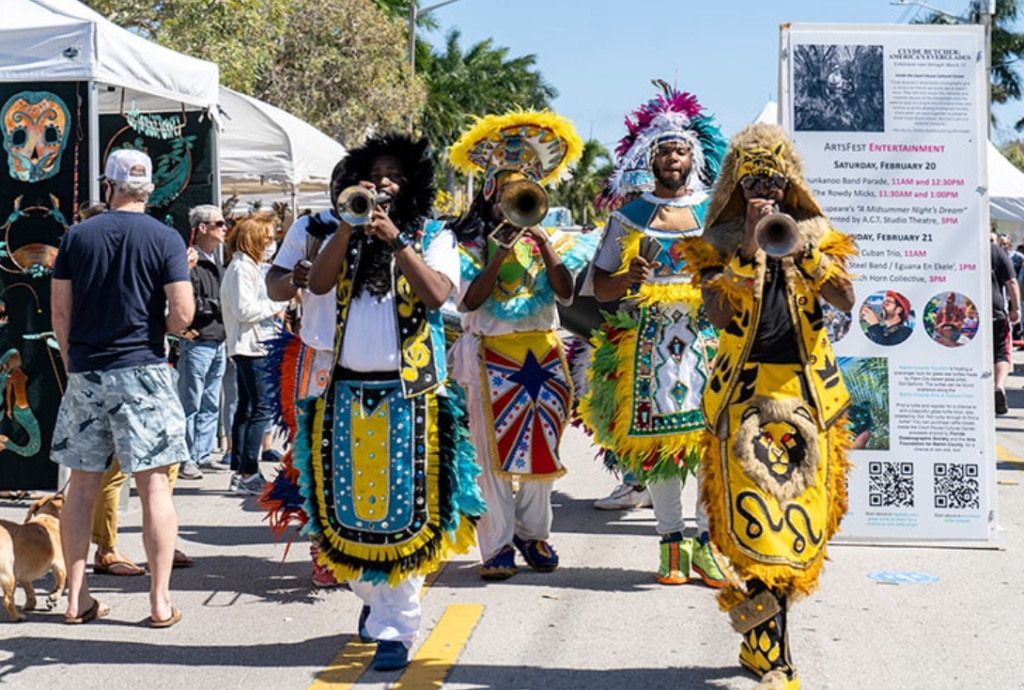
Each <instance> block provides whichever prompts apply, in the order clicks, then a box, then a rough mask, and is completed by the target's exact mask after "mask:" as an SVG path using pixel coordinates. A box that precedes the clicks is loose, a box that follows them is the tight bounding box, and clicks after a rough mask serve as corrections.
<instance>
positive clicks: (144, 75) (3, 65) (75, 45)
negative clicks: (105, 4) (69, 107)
mask: <svg viewBox="0 0 1024 690" xmlns="http://www.w3.org/2000/svg"><path fill="white" fill-rule="evenodd" d="M3 11H4V21H3V23H2V24H0V81H6V82H11V81H94V82H99V83H101V84H104V85H107V86H113V87H124V88H125V89H130V90H131V91H133V92H137V93H138V95H140V96H141V95H143V94H148V95H150V96H155V97H158V98H160V99H163V100H165V101H173V102H174V103H175V104H182V103H183V104H185V105H186V106H190V109H209V108H212V107H213V106H215V105H216V104H217V84H218V81H219V70H218V68H217V65H215V64H213V63H212V62H206V61H204V60H198V59H196V58H192V57H188V56H187V55H181V54H180V53H176V52H174V51H173V50H169V49H167V48H164V47H162V46H159V45H157V44H155V43H151V42H149V41H147V40H145V39H143V38H140V37H139V36H136V35H135V34H133V33H131V32H130V31H126V30H125V29H122V28H121V27H119V26H117V25H116V24H114V23H113V22H111V21H109V20H108V19H106V18H105V17H103V16H102V15H100V14H98V13H97V12H95V11H93V10H92V9H90V8H88V7H86V6H85V5H83V4H81V3H79V2H76V1H75V0H4V1H3ZM108 93H112V92H108ZM105 101H106V103H107V105H108V106H109V105H116V108H113V110H116V109H117V108H119V107H120V102H121V98H120V94H118V95H117V96H116V97H110V98H107V99H105ZM141 107H142V106H141V105H140V109H141ZM164 107H166V104H165V106H164ZM107 112H109V110H107Z"/></svg>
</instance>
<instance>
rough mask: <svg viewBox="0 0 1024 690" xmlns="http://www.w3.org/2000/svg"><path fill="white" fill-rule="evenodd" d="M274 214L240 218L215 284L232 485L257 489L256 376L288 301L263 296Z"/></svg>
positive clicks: (264, 394) (265, 416) (261, 399)
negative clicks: (226, 378)
mask: <svg viewBox="0 0 1024 690" xmlns="http://www.w3.org/2000/svg"><path fill="white" fill-rule="evenodd" d="M275 222H276V221H275V218H274V216H273V214H269V213H257V214H253V215H250V216H247V217H245V218H243V219H241V220H240V221H239V222H238V224H237V225H236V226H235V229H234V230H233V231H232V233H231V235H230V236H229V237H228V248H229V249H230V251H231V254H232V256H231V263H230V264H229V265H228V268H227V271H225V273H224V277H223V281H222V284H221V288H220V298H221V312H222V314H223V318H224V329H225V332H226V336H227V354H228V356H229V357H230V358H231V360H232V361H233V362H234V363H235V370H236V372H237V379H236V385H237V389H238V407H237V409H236V410H235V416H234V419H233V420H232V424H231V470H232V472H233V476H232V479H231V487H230V488H231V490H232V491H234V492H236V493H240V494H259V493H261V492H262V491H263V485H264V483H265V481H266V480H265V479H264V478H263V475H262V474H261V473H260V470H259V461H260V453H261V451H262V449H263V434H264V432H265V431H266V429H267V424H268V422H269V421H270V416H271V410H272V407H271V400H270V394H269V392H268V390H267V386H266V384H265V383H264V382H263V381H262V380H261V379H262V376H263V374H262V371H263V363H264V359H265V355H266V350H265V348H264V346H263V343H264V342H266V341H268V340H269V339H270V338H272V337H273V336H274V315H275V314H277V313H278V312H280V311H281V310H283V309H284V308H285V307H286V306H287V304H288V303H287V302H275V301H274V300H271V299H270V298H269V297H267V287H266V284H265V283H264V279H263V269H262V268H260V263H261V262H263V261H269V260H270V259H271V258H272V257H273V253H274V250H275V249H276V245H275V243H274V227H275Z"/></svg>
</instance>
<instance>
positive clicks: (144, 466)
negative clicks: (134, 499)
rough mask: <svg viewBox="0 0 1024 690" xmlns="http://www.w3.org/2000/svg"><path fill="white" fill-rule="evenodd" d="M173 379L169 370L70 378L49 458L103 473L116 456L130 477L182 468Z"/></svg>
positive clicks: (184, 451)
mask: <svg viewBox="0 0 1024 690" xmlns="http://www.w3.org/2000/svg"><path fill="white" fill-rule="evenodd" d="M174 376H175V372H174V370H173V369H171V368H170V367H169V366H167V365H166V364H152V365H148V366H140V367H128V368H126V369H115V370H113V371H87V372H83V373H77V374H69V375H68V387H67V390H66V391H65V392H64V398H63V400H61V403H60V412H59V413H58V415H57V424H56V427H55V428H54V431H53V444H52V445H51V447H50V458H51V459H52V460H53V461H54V462H56V463H58V464H60V465H63V466H64V467H67V468H69V469H72V470H81V471H83V472H103V471H105V470H106V469H107V468H108V467H110V464H111V462H112V461H113V459H114V455H115V454H116V455H117V459H118V462H119V463H120V464H121V471H122V472H125V473H127V474H131V473H133V472H144V471H146V470H152V469H155V468H157V467H163V466H165V465H173V464H174V463H178V462H184V461H185V460H187V459H188V448H187V446H186V445H185V413H184V411H183V410H182V408H181V401H180V400H179V399H178V392H177V387H176V385H175V381H174Z"/></svg>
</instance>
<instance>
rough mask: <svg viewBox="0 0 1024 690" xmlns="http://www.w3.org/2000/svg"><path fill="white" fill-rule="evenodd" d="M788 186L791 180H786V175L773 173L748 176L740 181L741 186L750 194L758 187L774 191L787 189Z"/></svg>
mask: <svg viewBox="0 0 1024 690" xmlns="http://www.w3.org/2000/svg"><path fill="white" fill-rule="evenodd" d="M787 184H789V180H787V179H786V176H785V175H780V174H779V173H772V174H771V175H747V176H746V177H744V178H743V179H742V180H740V186H741V187H743V189H745V190H747V191H748V192H752V191H754V190H755V189H757V188H758V187H764V188H765V189H773V190H774V189H785V187H786V185H787Z"/></svg>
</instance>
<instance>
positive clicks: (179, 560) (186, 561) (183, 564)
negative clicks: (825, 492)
mask: <svg viewBox="0 0 1024 690" xmlns="http://www.w3.org/2000/svg"><path fill="white" fill-rule="evenodd" d="M195 564H196V559H194V558H192V557H190V556H188V555H186V554H185V552H184V551H181V550H180V549H175V550H174V562H173V563H172V564H171V567H172V568H191V567H192V566H194V565H195Z"/></svg>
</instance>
